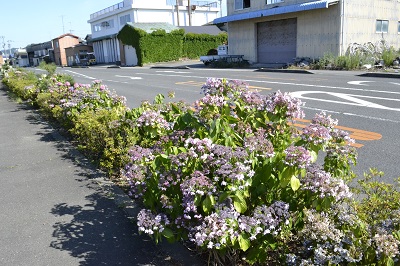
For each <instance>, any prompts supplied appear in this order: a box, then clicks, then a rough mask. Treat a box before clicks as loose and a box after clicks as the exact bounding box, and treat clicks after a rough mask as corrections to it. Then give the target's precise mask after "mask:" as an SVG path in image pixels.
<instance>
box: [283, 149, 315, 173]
mask: <svg viewBox="0 0 400 266" xmlns="http://www.w3.org/2000/svg"><path fill="white" fill-rule="evenodd" d="M284 152H285V159H284V162H285V164H287V165H289V166H297V167H299V168H306V167H307V166H308V165H310V163H311V154H310V152H309V151H308V150H307V149H306V148H304V147H301V146H290V147H288V148H287V149H286V150H285V151H284Z"/></svg>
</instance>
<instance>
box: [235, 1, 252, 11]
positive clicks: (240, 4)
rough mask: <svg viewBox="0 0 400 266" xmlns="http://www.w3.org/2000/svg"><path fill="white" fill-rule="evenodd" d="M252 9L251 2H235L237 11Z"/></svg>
mask: <svg viewBox="0 0 400 266" xmlns="http://www.w3.org/2000/svg"><path fill="white" fill-rule="evenodd" d="M249 7H250V0H235V9H236V10H238V9H244V8H249Z"/></svg>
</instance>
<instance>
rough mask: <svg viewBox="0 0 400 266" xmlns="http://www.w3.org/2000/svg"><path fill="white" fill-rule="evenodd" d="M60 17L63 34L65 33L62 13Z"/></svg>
mask: <svg viewBox="0 0 400 266" xmlns="http://www.w3.org/2000/svg"><path fill="white" fill-rule="evenodd" d="M60 17H61V21H62V28H63V34H65V27H64V15H61V16H60Z"/></svg>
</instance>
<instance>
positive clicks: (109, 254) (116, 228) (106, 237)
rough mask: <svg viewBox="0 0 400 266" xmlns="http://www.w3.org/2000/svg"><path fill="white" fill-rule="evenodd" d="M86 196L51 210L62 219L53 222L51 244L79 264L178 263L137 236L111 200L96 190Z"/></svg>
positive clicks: (58, 205) (135, 229)
mask: <svg viewBox="0 0 400 266" xmlns="http://www.w3.org/2000/svg"><path fill="white" fill-rule="evenodd" d="M86 199H87V200H88V201H89V202H90V203H89V204H86V205H85V206H79V205H72V206H71V205H68V204H66V203H60V204H57V205H56V206H54V208H53V209H52V210H51V213H52V214H53V215H55V216H61V217H65V219H66V221H65V222H58V223H56V224H54V225H53V227H54V232H53V237H54V238H55V239H56V240H54V241H53V242H51V244H50V246H51V247H53V248H55V249H59V250H63V251H68V252H69V253H70V255H72V256H74V257H77V258H80V259H82V261H81V263H80V265H179V264H176V263H174V262H173V261H172V260H170V258H169V257H168V256H165V255H164V254H162V252H160V251H159V249H158V247H157V246H156V245H155V244H154V243H153V242H152V240H151V239H149V238H146V237H145V236H139V235H138V234H137V227H136V226H135V225H134V224H132V223H130V222H129V221H128V220H127V219H126V217H124V215H123V214H122V213H121V211H118V209H116V208H115V204H114V203H113V202H112V200H110V199H107V198H105V197H103V196H101V195H99V194H98V193H93V194H91V195H89V196H87V197H86ZM133 240H134V241H133Z"/></svg>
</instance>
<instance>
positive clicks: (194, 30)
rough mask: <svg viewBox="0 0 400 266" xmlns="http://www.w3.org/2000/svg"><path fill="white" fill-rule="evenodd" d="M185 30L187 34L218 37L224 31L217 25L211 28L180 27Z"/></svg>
mask: <svg viewBox="0 0 400 266" xmlns="http://www.w3.org/2000/svg"><path fill="white" fill-rule="evenodd" d="M178 28H181V29H183V30H185V33H196V34H210V35H218V34H220V33H221V32H222V31H221V30H220V29H219V28H218V27H217V26H215V25H210V26H178Z"/></svg>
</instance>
